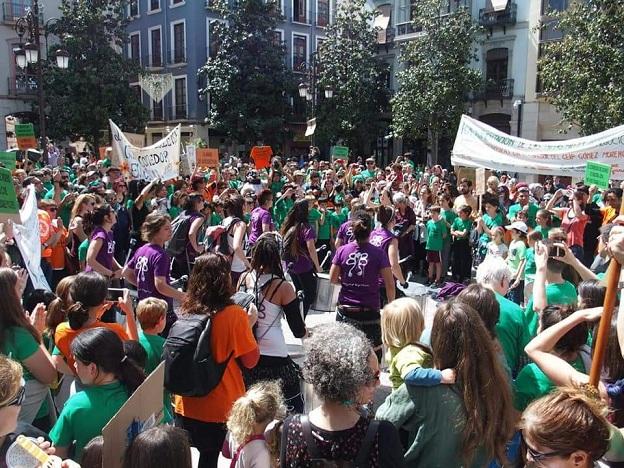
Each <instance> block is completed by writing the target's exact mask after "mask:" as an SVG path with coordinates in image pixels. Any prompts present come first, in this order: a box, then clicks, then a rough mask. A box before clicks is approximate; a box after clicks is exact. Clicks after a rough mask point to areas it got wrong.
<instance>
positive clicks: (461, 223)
mask: <svg viewBox="0 0 624 468" xmlns="http://www.w3.org/2000/svg"><path fill="white" fill-rule="evenodd" d="M471 229H472V220H471V219H470V218H469V219H461V218H460V217H459V216H458V217H457V218H455V220H453V224H452V225H451V230H453V231H466V234H464V235H463V236H462V237H461V238H459V237H458V239H468V237H469V236H470V230H471Z"/></svg>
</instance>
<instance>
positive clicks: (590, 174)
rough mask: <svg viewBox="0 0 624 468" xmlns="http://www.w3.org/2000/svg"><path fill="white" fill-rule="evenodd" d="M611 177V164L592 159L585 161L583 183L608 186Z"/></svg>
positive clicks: (601, 186) (603, 187)
mask: <svg viewBox="0 0 624 468" xmlns="http://www.w3.org/2000/svg"><path fill="white" fill-rule="evenodd" d="M610 179H611V165H610V164H602V163H597V162H593V161H587V167H585V184H586V185H595V186H596V187H598V188H601V189H607V188H609V180H610Z"/></svg>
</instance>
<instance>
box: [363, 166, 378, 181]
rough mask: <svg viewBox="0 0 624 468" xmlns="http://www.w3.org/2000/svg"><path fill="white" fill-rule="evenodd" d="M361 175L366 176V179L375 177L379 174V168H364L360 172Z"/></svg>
mask: <svg viewBox="0 0 624 468" xmlns="http://www.w3.org/2000/svg"><path fill="white" fill-rule="evenodd" d="M360 175H361V176H362V177H364V180H366V179H374V178H375V176H376V175H377V169H374V170H372V171H371V170H369V169H364V170H363V171H362V172H360Z"/></svg>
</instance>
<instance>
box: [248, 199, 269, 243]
mask: <svg viewBox="0 0 624 468" xmlns="http://www.w3.org/2000/svg"><path fill="white" fill-rule="evenodd" d="M263 224H268V225H269V226H271V228H270V229H273V219H272V218H271V213H269V212H268V211H267V210H265V209H264V208H262V207H261V206H259V207H257V208H254V210H253V211H252V212H251V220H250V221H249V239H248V241H249V245H254V244H255V243H256V241H257V240H258V237H260V236H261V235H262V225H263Z"/></svg>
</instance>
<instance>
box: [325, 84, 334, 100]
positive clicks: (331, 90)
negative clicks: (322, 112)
mask: <svg viewBox="0 0 624 468" xmlns="http://www.w3.org/2000/svg"><path fill="white" fill-rule="evenodd" d="M325 97H326V98H327V99H331V98H333V97H334V88H332V87H331V86H329V85H328V86H325Z"/></svg>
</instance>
